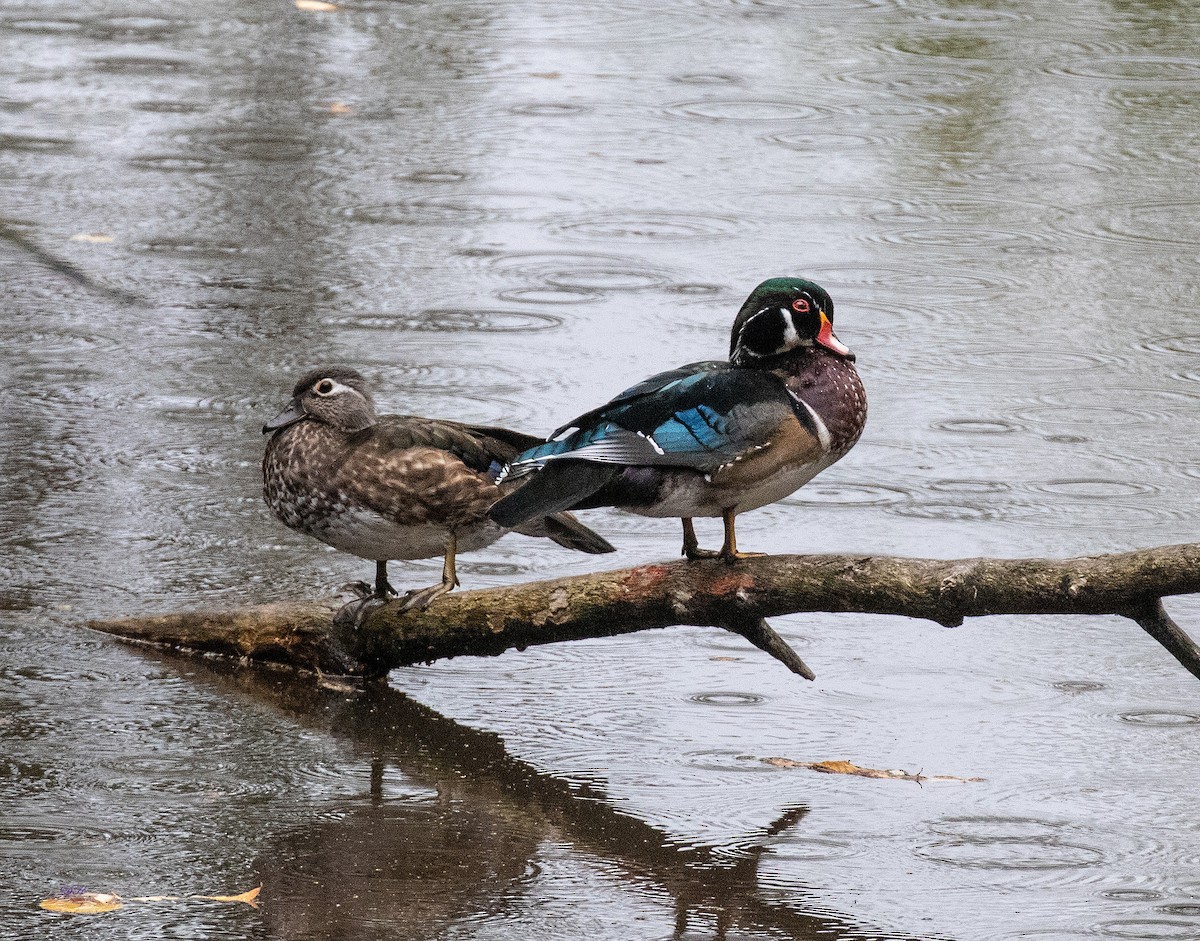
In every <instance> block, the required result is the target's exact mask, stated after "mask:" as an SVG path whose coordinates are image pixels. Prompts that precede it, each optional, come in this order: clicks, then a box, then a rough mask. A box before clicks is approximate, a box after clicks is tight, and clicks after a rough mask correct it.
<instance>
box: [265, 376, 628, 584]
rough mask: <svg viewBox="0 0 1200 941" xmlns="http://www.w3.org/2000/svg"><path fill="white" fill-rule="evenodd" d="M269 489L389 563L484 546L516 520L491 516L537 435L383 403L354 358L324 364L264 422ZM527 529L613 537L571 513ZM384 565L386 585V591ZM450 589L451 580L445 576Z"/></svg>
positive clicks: (358, 549) (312, 530)
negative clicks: (502, 476) (516, 461)
mask: <svg viewBox="0 0 1200 941" xmlns="http://www.w3.org/2000/svg"><path fill="white" fill-rule="evenodd" d="M263 430H264V432H268V433H270V434H271V438H270V440H269V441H268V442H267V448H266V452H265V454H264V455H263V462H262V471H263V497H264V499H265V500H266V502H267V505H268V506H269V507H270V508H271V511H272V512H273V513H274V514H275V516H276V517H278V518H279V519H280V520H281V521H282V522H283V523H284V524H285V525H287V526H289V527H291V528H292V529H295V530H298V531H300V532H303V533H306V534H308V535H310V536H312V537H314V538H316V539H319V540H320V541H322V542H324V543H327V544H329V545H331V546H333V547H335V548H337V549H341V550H342V551H344V552H349V553H351V554H353V555H357V556H359V557H360V558H364V559H372V560H374V561H376V562H377V563H379V564H380V565H381V566H384V565H386V562H387V561H389V560H393V559H423V558H430V557H433V556H439V555H442V554H443V553H444V554H445V555H446V573H447V574H446V576H445V578H446V580H447V583H448V584H451V585H452V584H453V582H454V581H455V578H454V566H453V560H454V555H455V553H456V552H459V551H470V550H473V549H481V548H483V547H484V546H487V545H489V544H490V543H492V542H495V541H496V540H497V539H499V538H500V537H501V536H503V535H504V534H505V533H506V532H508V531H509V530H507V529H505V528H503V527H500V526H498V525H497V524H495V523H493V522H492V521H491V520H489V519H488V517H487V511H488V509H489V508H490V507H491V505H492V504H493V503H495V502H496V500H497V499H498V498H499V497H500V495H501V490H500V488H499V487H498V486H497V485H496V482H495V481H496V477H497V475H498V473H499V471H500V468H501V467H503V465H504V464H505V462H507V461H509V460H511V459H512V458H513V457H514V456H515V455H516V454H517V452H518V451H519V450H521V449H522V448H525V447H529V446H530V445H532V444H533V443H536V441H537V440H538V439H536V438H533V437H531V436H529V435H524V434H521V433H519V432H514V431H509V430H507V429H503V428H489V427H483V426H472V425H463V424H460V423H458V422H452V421H442V420H435V419H429V418H419V417H415V416H409V415H383V416H377V415H376V414H375V408H374V402H373V401H372V399H371V396H370V392H369V391H368V390H367V388H366V384H365V382H364V380H363V379H362V377H361V376H360V375H359V374H358V373H356V372H354V371H353V370H349V369H345V368H329V369H322V370H315V371H313V372H311V373H309V374H308V375H306V376H305V377H304V378H303V379H301V380H300V382H299V383H297V385H296V388H295V389H294V390H293V398H292V401H291V403H289V406H288V409H287V410H285V411H284V412H283V413H281V414H280V415H279V416H278V417H277V418H276V419H274V420H273V421H271V422H268V423H267V425H266V426H264V429H263ZM519 531H520V532H522V533H524V534H526V535H533V536H547V537H549V538H550V539H553V540H554V541H555V542H558V543H559V544H560V545H564V546H567V547H569V548H573V549H578V550H580V551H583V552H610V551H612V547H611V546H610V545H608V543H607V542H605V541H604V540H603V539H601V538H600V537H599V536H597V535H596V534H595V533H593V532H592V531H591V530H589V529H587V528H586V527H584V526H583V525H582V524H580V523H579V522H578V521H577V520H575V519H574V518H573V517H572V516H570V514H566V513H562V514H556V515H553V516H550V517H543V518H541V519H538V520H535V521H531V525H526V526H522V527H520V528H519ZM386 588H387V586H386V574H385V570H384V569H383V568H380V569H378V571H377V583H376V592H377V594H385V593H386ZM445 590H449V589H448V588H446V589H445Z"/></svg>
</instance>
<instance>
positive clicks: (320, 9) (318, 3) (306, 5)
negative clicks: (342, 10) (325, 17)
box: [296, 0, 337, 13]
mask: <svg viewBox="0 0 1200 941" xmlns="http://www.w3.org/2000/svg"><path fill="white" fill-rule="evenodd" d="M296 9H297V10H303V11H304V12H305V13H332V12H333V11H334V10H336V9H337V4H336V3H325V0H296Z"/></svg>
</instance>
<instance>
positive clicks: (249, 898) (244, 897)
mask: <svg viewBox="0 0 1200 941" xmlns="http://www.w3.org/2000/svg"><path fill="white" fill-rule="evenodd" d="M261 891H262V886H261V885H259V886H257V887H255V888H253V889H251V890H250V891H249V892H243V893H242V894H241V895H199V896H197V898H202V899H211V900H212V901H214V902H245V903H246V904H247V905H249V906H251V907H253V908H258V893H259V892H261Z"/></svg>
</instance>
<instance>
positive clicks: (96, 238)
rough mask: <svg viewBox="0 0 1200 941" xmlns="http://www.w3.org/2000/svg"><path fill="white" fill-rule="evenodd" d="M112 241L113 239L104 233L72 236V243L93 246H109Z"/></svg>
mask: <svg viewBox="0 0 1200 941" xmlns="http://www.w3.org/2000/svg"><path fill="white" fill-rule="evenodd" d="M112 240H113V237H112V236H111V235H107V234H105V233H104V232H76V233H75V234H74V235H72V236H71V241H72V242H88V243H90V244H92V245H107V244H108V243H109V242H111V241H112Z"/></svg>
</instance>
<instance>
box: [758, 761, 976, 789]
mask: <svg viewBox="0 0 1200 941" xmlns="http://www.w3.org/2000/svg"><path fill="white" fill-rule="evenodd" d="M762 762H763V764H766V765H771V766H772V767H773V768H808V769H810V770H812V771H820V772H821V773H822V774H849V775H853V776H854V777H858V778H887V779H888V780H892V781H915V782H917V783H918V784H920V783H921V782H922V781H959V782H961V783H964V784H967V783H976V782H979V781H983V780H984V778H959V777H955V776H954V775H952V774H930V775H925V774H921V772H919V771H918V772H917V773H916V774H913V773H912V772H911V771H901V770H898V769H880V768H860V767H859V766H858V765H856V764H854V762H852V761H794V760H793V759H791V758H779V757H773V758H763V759H762Z"/></svg>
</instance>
